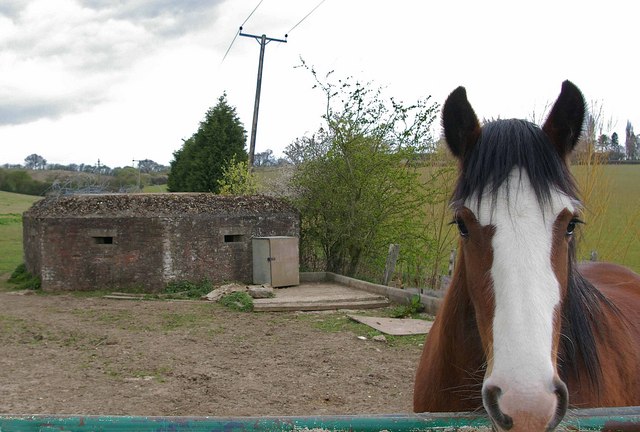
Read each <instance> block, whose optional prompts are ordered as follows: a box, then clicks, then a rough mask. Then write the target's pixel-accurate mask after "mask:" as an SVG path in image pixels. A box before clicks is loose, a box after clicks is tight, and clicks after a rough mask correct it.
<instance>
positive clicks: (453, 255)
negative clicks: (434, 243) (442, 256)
mask: <svg viewBox="0 0 640 432" xmlns="http://www.w3.org/2000/svg"><path fill="white" fill-rule="evenodd" d="M455 266H456V250H455V249H451V254H450V255H449V276H453V270H454V268H455Z"/></svg>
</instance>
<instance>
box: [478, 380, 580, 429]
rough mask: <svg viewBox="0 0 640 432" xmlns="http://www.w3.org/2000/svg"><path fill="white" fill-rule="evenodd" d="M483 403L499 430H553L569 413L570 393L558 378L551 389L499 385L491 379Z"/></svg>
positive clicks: (484, 387) (483, 388)
mask: <svg viewBox="0 0 640 432" xmlns="http://www.w3.org/2000/svg"><path fill="white" fill-rule="evenodd" d="M482 402H483V404H484V407H485V409H486V410H487V413H488V414H489V417H490V418H491V421H492V422H493V424H494V426H495V427H496V429H497V430H499V431H511V432H520V431H522V432H536V431H553V430H554V429H555V428H556V427H557V426H558V424H560V421H562V419H563V418H564V415H565V414H566V412H567V408H568V406H569V396H568V391H567V386H566V385H565V384H564V382H562V381H561V380H560V379H559V378H558V377H555V378H554V379H553V383H552V386H551V388H550V390H547V389H544V390H535V389H531V388H530V389H526V388H525V389H515V388H513V387H512V386H508V385H505V386H498V385H497V384H496V383H492V382H491V379H490V378H489V379H488V380H487V382H485V384H484V385H483V387H482Z"/></svg>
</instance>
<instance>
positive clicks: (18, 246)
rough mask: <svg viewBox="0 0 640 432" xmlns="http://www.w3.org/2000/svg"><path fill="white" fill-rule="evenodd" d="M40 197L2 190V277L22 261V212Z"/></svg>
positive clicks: (0, 195)
mask: <svg viewBox="0 0 640 432" xmlns="http://www.w3.org/2000/svg"><path fill="white" fill-rule="evenodd" d="M39 199H41V197H36V196H31V195H20V194H14V193H9V192H2V191H0V279H5V276H6V275H7V274H8V273H11V272H13V270H15V268H16V267H17V265H18V264H20V263H21V262H22V212H24V211H25V210H26V209H28V208H29V207H31V204H33V203H34V202H36V201H38V200H39Z"/></svg>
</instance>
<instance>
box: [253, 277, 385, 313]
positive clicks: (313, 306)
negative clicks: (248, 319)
mask: <svg viewBox="0 0 640 432" xmlns="http://www.w3.org/2000/svg"><path fill="white" fill-rule="evenodd" d="M274 295H275V296H274V297H272V298H267V299H254V301H253V305H254V310H256V311H284V310H287V311H291V310H306V311H311V310H331V309H371V308H380V307H385V306H388V305H389V300H388V299H387V298H386V297H385V296H382V295H379V294H373V293H370V292H367V291H363V290H359V289H355V288H350V287H347V286H344V285H340V284H338V283H332V282H307V283H303V284H300V285H296V286H292V287H287V288H276V289H274Z"/></svg>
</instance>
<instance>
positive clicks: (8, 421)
mask: <svg viewBox="0 0 640 432" xmlns="http://www.w3.org/2000/svg"><path fill="white" fill-rule="evenodd" d="M489 430H491V428H490V423H489V421H488V420H487V418H486V417H485V416H482V415H477V414H469V413H453V414H452V413H446V414H429V413H425V414H406V415H402V414H401V415H370V416H367V415H342V416H310V417H288V416H284V417H139V416H49V415H33V416H29V415H0V432H120V431H127V432H132V431H137V432H216V431H220V432H245V431H252V432H263V431H264V432H267V431H269V432H281V431H282V432H284V431H314V432H320V431H349V432H379V431H388V432H408V431H434V432H435V431H440V432H445V431H447V432H453V431H464V432H472V431H489ZM558 430H559V431H563V430H564V431H608V432H613V431H620V432H627V431H640V407H626V408H597V409H589V410H570V411H569V412H568V413H567V416H566V418H565V420H564V421H563V422H562V423H561V425H560V427H559V428H558Z"/></svg>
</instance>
